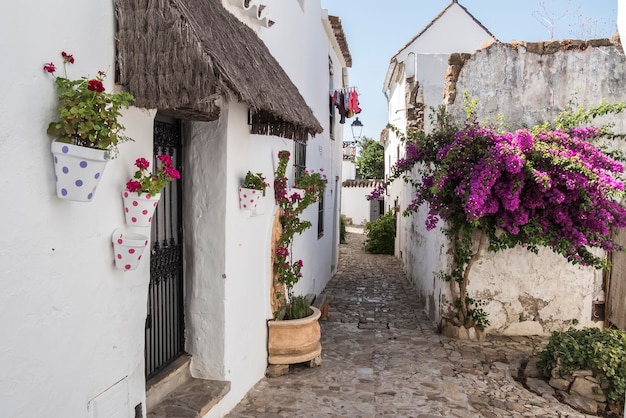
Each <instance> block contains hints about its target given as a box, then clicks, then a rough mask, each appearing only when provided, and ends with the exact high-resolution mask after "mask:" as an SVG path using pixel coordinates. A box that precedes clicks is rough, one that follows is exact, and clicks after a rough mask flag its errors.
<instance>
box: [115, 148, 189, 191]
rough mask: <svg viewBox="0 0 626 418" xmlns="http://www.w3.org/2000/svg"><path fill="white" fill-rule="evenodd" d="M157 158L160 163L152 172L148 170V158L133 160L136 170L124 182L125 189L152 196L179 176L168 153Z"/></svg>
mask: <svg viewBox="0 0 626 418" xmlns="http://www.w3.org/2000/svg"><path fill="white" fill-rule="evenodd" d="M157 158H158V160H159V162H160V163H161V164H160V167H159V168H158V169H157V171H156V173H154V174H153V173H151V172H150V171H149V170H148V169H149V168H150V162H149V161H148V160H146V159H145V158H137V160H136V161H135V166H137V171H135V175H134V177H133V178H132V179H130V180H128V182H126V190H128V191H129V192H137V193H138V194H139V195H140V196H141V194H142V193H147V194H150V195H152V196H154V195H156V194H157V193H161V190H163V188H164V187H165V186H167V183H169V182H170V181H172V180H174V179H179V178H180V173H179V171H178V170H176V169H175V168H173V167H172V158H171V157H170V156H169V155H165V154H163V155H159V156H158V157H157Z"/></svg>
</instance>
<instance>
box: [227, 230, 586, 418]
mask: <svg viewBox="0 0 626 418" xmlns="http://www.w3.org/2000/svg"><path fill="white" fill-rule="evenodd" d="M349 231H352V232H349V233H348V234H347V235H348V236H347V239H348V243H347V244H343V245H341V249H340V263H339V269H338V272H337V274H336V275H335V276H334V278H333V279H332V280H331V282H330V283H329V284H328V286H327V288H326V289H325V291H324V293H323V295H322V298H323V299H325V301H326V302H328V303H329V305H330V309H329V314H328V318H327V319H325V320H321V321H320V323H321V328H322V347H323V351H322V364H321V366H319V367H315V368H306V367H304V366H302V367H300V366H298V367H294V368H292V371H291V372H290V373H289V374H287V375H284V376H281V377H276V378H265V379H263V380H261V381H260V382H259V383H258V384H257V385H256V386H255V387H254V388H253V389H252V390H251V391H250V392H249V393H248V395H247V396H246V397H245V398H244V399H243V400H242V402H241V403H240V404H239V405H238V406H237V407H236V408H235V409H234V410H233V411H232V412H231V413H230V414H229V415H228V416H229V417H240V418H247V417H255V418H273V417H364V418H365V417H367V418H370V417H371V418H373V417H415V418H430V417H488V418H495V417H507V418H508V417H587V416H588V415H584V414H582V413H579V412H577V411H575V410H573V409H571V408H569V407H567V406H566V405H563V404H561V403H559V402H558V401H557V400H556V398H554V397H553V396H551V395H544V397H541V396H538V395H535V394H534V393H533V392H530V391H529V390H527V389H526V388H525V387H523V386H522V385H521V384H520V383H518V382H516V381H515V380H514V378H513V377H516V376H517V373H518V370H519V368H520V366H521V365H522V364H524V363H525V362H526V361H527V360H528V358H529V356H531V355H532V354H533V353H536V352H538V351H539V350H541V348H542V347H543V344H545V340H543V339H540V338H521V337H520V338H506V337H499V338H495V337H491V336H488V337H487V340H486V341H485V342H482V343H471V342H466V341H458V340H452V339H448V338H445V337H442V336H441V335H439V334H437V332H436V330H434V329H433V328H432V327H431V326H430V322H429V321H428V320H427V318H426V317H425V316H424V314H423V312H422V309H421V307H420V306H419V304H417V303H416V302H415V297H414V294H415V291H414V290H413V289H412V288H411V284H410V283H409V281H408V280H407V279H406V277H405V275H404V273H403V271H402V268H401V266H400V263H399V261H398V260H397V259H396V258H394V257H393V256H388V255H371V254H367V253H365V252H364V251H363V250H362V243H363V241H364V235H362V234H361V233H360V230H358V229H349Z"/></svg>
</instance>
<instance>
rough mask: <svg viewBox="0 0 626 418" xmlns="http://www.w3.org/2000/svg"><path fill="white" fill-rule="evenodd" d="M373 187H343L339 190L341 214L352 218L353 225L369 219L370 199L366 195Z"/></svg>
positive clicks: (363, 222)
mask: <svg viewBox="0 0 626 418" xmlns="http://www.w3.org/2000/svg"><path fill="white" fill-rule="evenodd" d="M372 190H373V187H343V188H342V190H341V214H342V215H344V216H346V217H348V218H350V219H352V223H353V224H354V225H365V223H366V222H369V221H370V201H369V200H367V196H369V194H370V193H371V191H372Z"/></svg>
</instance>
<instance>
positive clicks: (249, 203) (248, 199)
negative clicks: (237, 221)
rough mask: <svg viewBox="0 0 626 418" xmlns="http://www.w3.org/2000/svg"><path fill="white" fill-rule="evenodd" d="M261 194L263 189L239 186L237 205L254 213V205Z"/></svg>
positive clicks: (255, 205)
mask: <svg viewBox="0 0 626 418" xmlns="http://www.w3.org/2000/svg"><path fill="white" fill-rule="evenodd" d="M262 195H263V190H256V189H246V188H245V187H240V188H239V207H240V208H241V209H245V210H249V211H250V212H252V213H256V207H257V204H258V203H259V199H260V198H261V196H262Z"/></svg>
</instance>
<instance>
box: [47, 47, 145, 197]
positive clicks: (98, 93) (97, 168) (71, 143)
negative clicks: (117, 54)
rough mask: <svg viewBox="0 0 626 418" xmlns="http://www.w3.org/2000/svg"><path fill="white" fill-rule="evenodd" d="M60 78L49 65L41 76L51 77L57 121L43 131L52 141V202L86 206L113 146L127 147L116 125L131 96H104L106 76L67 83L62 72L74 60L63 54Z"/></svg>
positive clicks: (124, 93)
mask: <svg viewBox="0 0 626 418" xmlns="http://www.w3.org/2000/svg"><path fill="white" fill-rule="evenodd" d="M61 56H62V57H63V77H60V76H56V75H55V72H56V66H55V65H54V63H52V62H49V63H47V64H45V65H44V67H43V69H44V71H45V72H47V73H49V74H51V75H52V76H53V77H54V81H55V83H56V87H57V93H58V101H59V103H58V106H57V109H58V112H59V113H58V116H57V117H55V119H54V120H53V121H52V122H50V124H49V125H48V130H47V132H48V134H49V135H51V136H53V137H54V140H53V141H52V144H51V151H52V153H53V154H54V164H55V170H56V176H57V196H59V197H60V198H62V199H69V200H76V201H87V202H88V201H91V199H92V198H93V194H94V192H95V189H96V186H97V185H98V181H99V180H100V177H101V175H102V171H103V170H104V167H105V165H106V162H107V161H108V160H109V159H110V158H115V157H116V156H117V154H118V150H117V144H118V143H121V142H124V141H128V140H130V138H128V137H126V136H124V135H123V134H122V132H123V131H124V126H123V125H122V124H120V122H119V117H120V115H121V114H120V109H121V108H122V107H125V108H128V107H129V106H130V103H131V102H132V101H133V96H132V95H131V94H130V93H128V92H125V91H121V92H118V93H109V92H106V91H105V88H104V84H103V81H104V78H105V77H106V73H104V72H103V71H98V75H97V76H95V77H93V78H88V77H86V76H83V77H81V78H79V79H76V80H72V79H69V78H67V72H66V66H67V65H68V64H73V63H74V61H75V60H74V56H73V55H72V54H69V53H67V52H65V51H63V52H62V53H61Z"/></svg>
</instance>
